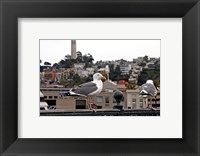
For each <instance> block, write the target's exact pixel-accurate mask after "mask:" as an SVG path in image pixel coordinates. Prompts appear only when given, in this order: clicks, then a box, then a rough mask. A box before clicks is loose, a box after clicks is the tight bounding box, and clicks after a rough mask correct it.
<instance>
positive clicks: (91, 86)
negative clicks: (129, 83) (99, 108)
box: [69, 73, 106, 109]
mask: <svg viewBox="0 0 200 156" xmlns="http://www.w3.org/2000/svg"><path fill="white" fill-rule="evenodd" d="M105 80H106V77H104V76H103V75H102V74H100V73H95V74H94V75H93V81H90V82H87V83H83V84H80V85H78V86H77V87H75V88H71V89H70V91H69V95H74V96H83V97H88V96H91V95H97V94H99V93H101V91H102V90H103V82H102V81H105ZM89 108H90V109H91V104H89Z"/></svg>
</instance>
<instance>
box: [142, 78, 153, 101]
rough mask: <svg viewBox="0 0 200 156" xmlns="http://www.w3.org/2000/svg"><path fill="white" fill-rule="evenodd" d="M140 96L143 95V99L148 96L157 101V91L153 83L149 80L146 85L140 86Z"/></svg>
mask: <svg viewBox="0 0 200 156" xmlns="http://www.w3.org/2000/svg"><path fill="white" fill-rule="evenodd" d="M139 94H140V95H142V96H143V98H147V96H151V97H154V98H155V101H156V95H157V90H156V87H155V86H154V84H153V81H152V80H147V82H146V83H145V84H143V85H142V86H140V87H139ZM151 102H152V101H151Z"/></svg>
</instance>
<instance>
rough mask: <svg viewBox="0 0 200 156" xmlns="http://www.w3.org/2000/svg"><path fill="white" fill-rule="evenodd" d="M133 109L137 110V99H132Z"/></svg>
mask: <svg viewBox="0 0 200 156" xmlns="http://www.w3.org/2000/svg"><path fill="white" fill-rule="evenodd" d="M132 108H133V109H134V108H136V99H135V98H133V99H132Z"/></svg>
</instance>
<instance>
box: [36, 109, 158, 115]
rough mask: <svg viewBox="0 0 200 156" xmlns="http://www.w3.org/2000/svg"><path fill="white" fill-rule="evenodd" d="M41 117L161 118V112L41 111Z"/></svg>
mask: <svg viewBox="0 0 200 156" xmlns="http://www.w3.org/2000/svg"><path fill="white" fill-rule="evenodd" d="M40 115H41V116H160V111H159V110H122V111H120V110H118V109H99V110H98V109H96V110H95V111H92V110H87V109H85V110H41V111H40Z"/></svg>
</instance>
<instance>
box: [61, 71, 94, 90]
mask: <svg viewBox="0 0 200 156" xmlns="http://www.w3.org/2000/svg"><path fill="white" fill-rule="evenodd" d="M92 76H93V75H89V76H88V77H80V76H79V75H78V74H73V75H70V76H69V77H68V79H62V80H61V81H60V82H59V84H60V85H63V86H65V87H67V88H71V87H73V86H75V85H79V84H81V83H85V82H89V81H92Z"/></svg>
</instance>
